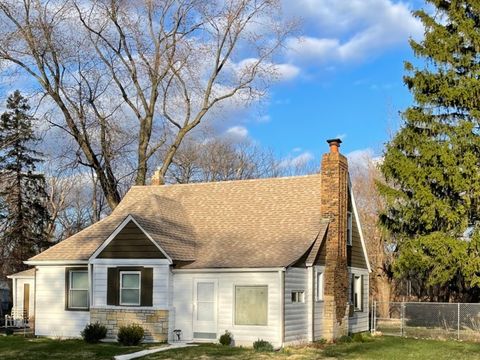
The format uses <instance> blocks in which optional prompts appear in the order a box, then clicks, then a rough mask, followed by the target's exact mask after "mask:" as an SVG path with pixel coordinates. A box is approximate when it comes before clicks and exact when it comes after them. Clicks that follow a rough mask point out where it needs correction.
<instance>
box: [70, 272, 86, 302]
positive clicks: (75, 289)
mask: <svg viewBox="0 0 480 360" xmlns="http://www.w3.org/2000/svg"><path fill="white" fill-rule="evenodd" d="M68 308H69V309H88V271H87V270H70V271H69V287H68Z"/></svg>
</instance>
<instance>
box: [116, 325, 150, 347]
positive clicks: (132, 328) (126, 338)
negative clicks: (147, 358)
mask: <svg viewBox="0 0 480 360" xmlns="http://www.w3.org/2000/svg"><path fill="white" fill-rule="evenodd" d="M144 334H145V331H144V330H143V328H142V327H141V326H140V325H138V324H131V325H128V326H120V329H118V334H117V340H118V342H119V343H120V344H122V345H125V346H133V345H138V344H140V342H141V341H142V339H143V335H144Z"/></svg>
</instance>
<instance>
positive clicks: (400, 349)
mask: <svg viewBox="0 0 480 360" xmlns="http://www.w3.org/2000/svg"><path fill="white" fill-rule="evenodd" d="M160 359H172V360H176V359H178V360H180V359H182V360H184V359H185V360H189V359H192V360H193V359H202V360H208V359H232V360H234V359H235V360H254V359H279V360H280V359H290V360H293V359H295V360H313V359H329V360H333V359H351V360H357V359H358V360H377V359H378V360H401V359H422V360H461V359H480V344H476V343H461V342H454V341H435V340H416V339H406V338H397V337H388V336H385V337H381V338H375V339H374V340H373V341H370V342H364V343H357V342H353V343H348V344H341V345H329V346H326V347H325V348H324V349H317V348H314V347H299V348H287V349H284V350H281V351H278V352H273V353H256V352H255V351H253V350H252V349H244V348H233V349H230V348H226V347H223V346H220V345H200V346H198V347H192V348H185V349H177V350H170V351H165V352H160V353H156V354H153V355H150V356H147V357H145V358H143V359H142V360H160Z"/></svg>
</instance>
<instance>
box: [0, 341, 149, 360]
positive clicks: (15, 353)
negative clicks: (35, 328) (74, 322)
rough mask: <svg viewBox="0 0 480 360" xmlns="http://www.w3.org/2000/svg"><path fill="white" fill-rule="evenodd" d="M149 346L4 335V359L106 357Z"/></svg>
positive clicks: (95, 359) (0, 356)
mask: <svg viewBox="0 0 480 360" xmlns="http://www.w3.org/2000/svg"><path fill="white" fill-rule="evenodd" d="M145 348H146V346H145V345H143V346H131V347H130V346H129V347H124V346H120V345H118V344H116V343H101V344H93V345H89V344H86V343H84V342H83V341H82V340H52V339H46V338H24V337H23V336H20V335H15V336H0V359H1V360H39V359H41V360H61V359H62V360H63V359H69V360H87V359H88V360H104V359H109V360H110V359H112V358H113V356H114V355H120V354H126V353H131V352H135V351H140V350H143V349H145Z"/></svg>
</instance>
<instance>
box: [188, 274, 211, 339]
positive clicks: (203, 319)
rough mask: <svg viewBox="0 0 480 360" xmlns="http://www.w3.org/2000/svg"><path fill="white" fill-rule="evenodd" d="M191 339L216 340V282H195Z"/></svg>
mask: <svg viewBox="0 0 480 360" xmlns="http://www.w3.org/2000/svg"><path fill="white" fill-rule="evenodd" d="M193 338H194V339H198V340H202V339H203V340H215V339H216V338H217V282H216V281H215V280H198V279H197V280H195V283H194V311H193Z"/></svg>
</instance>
